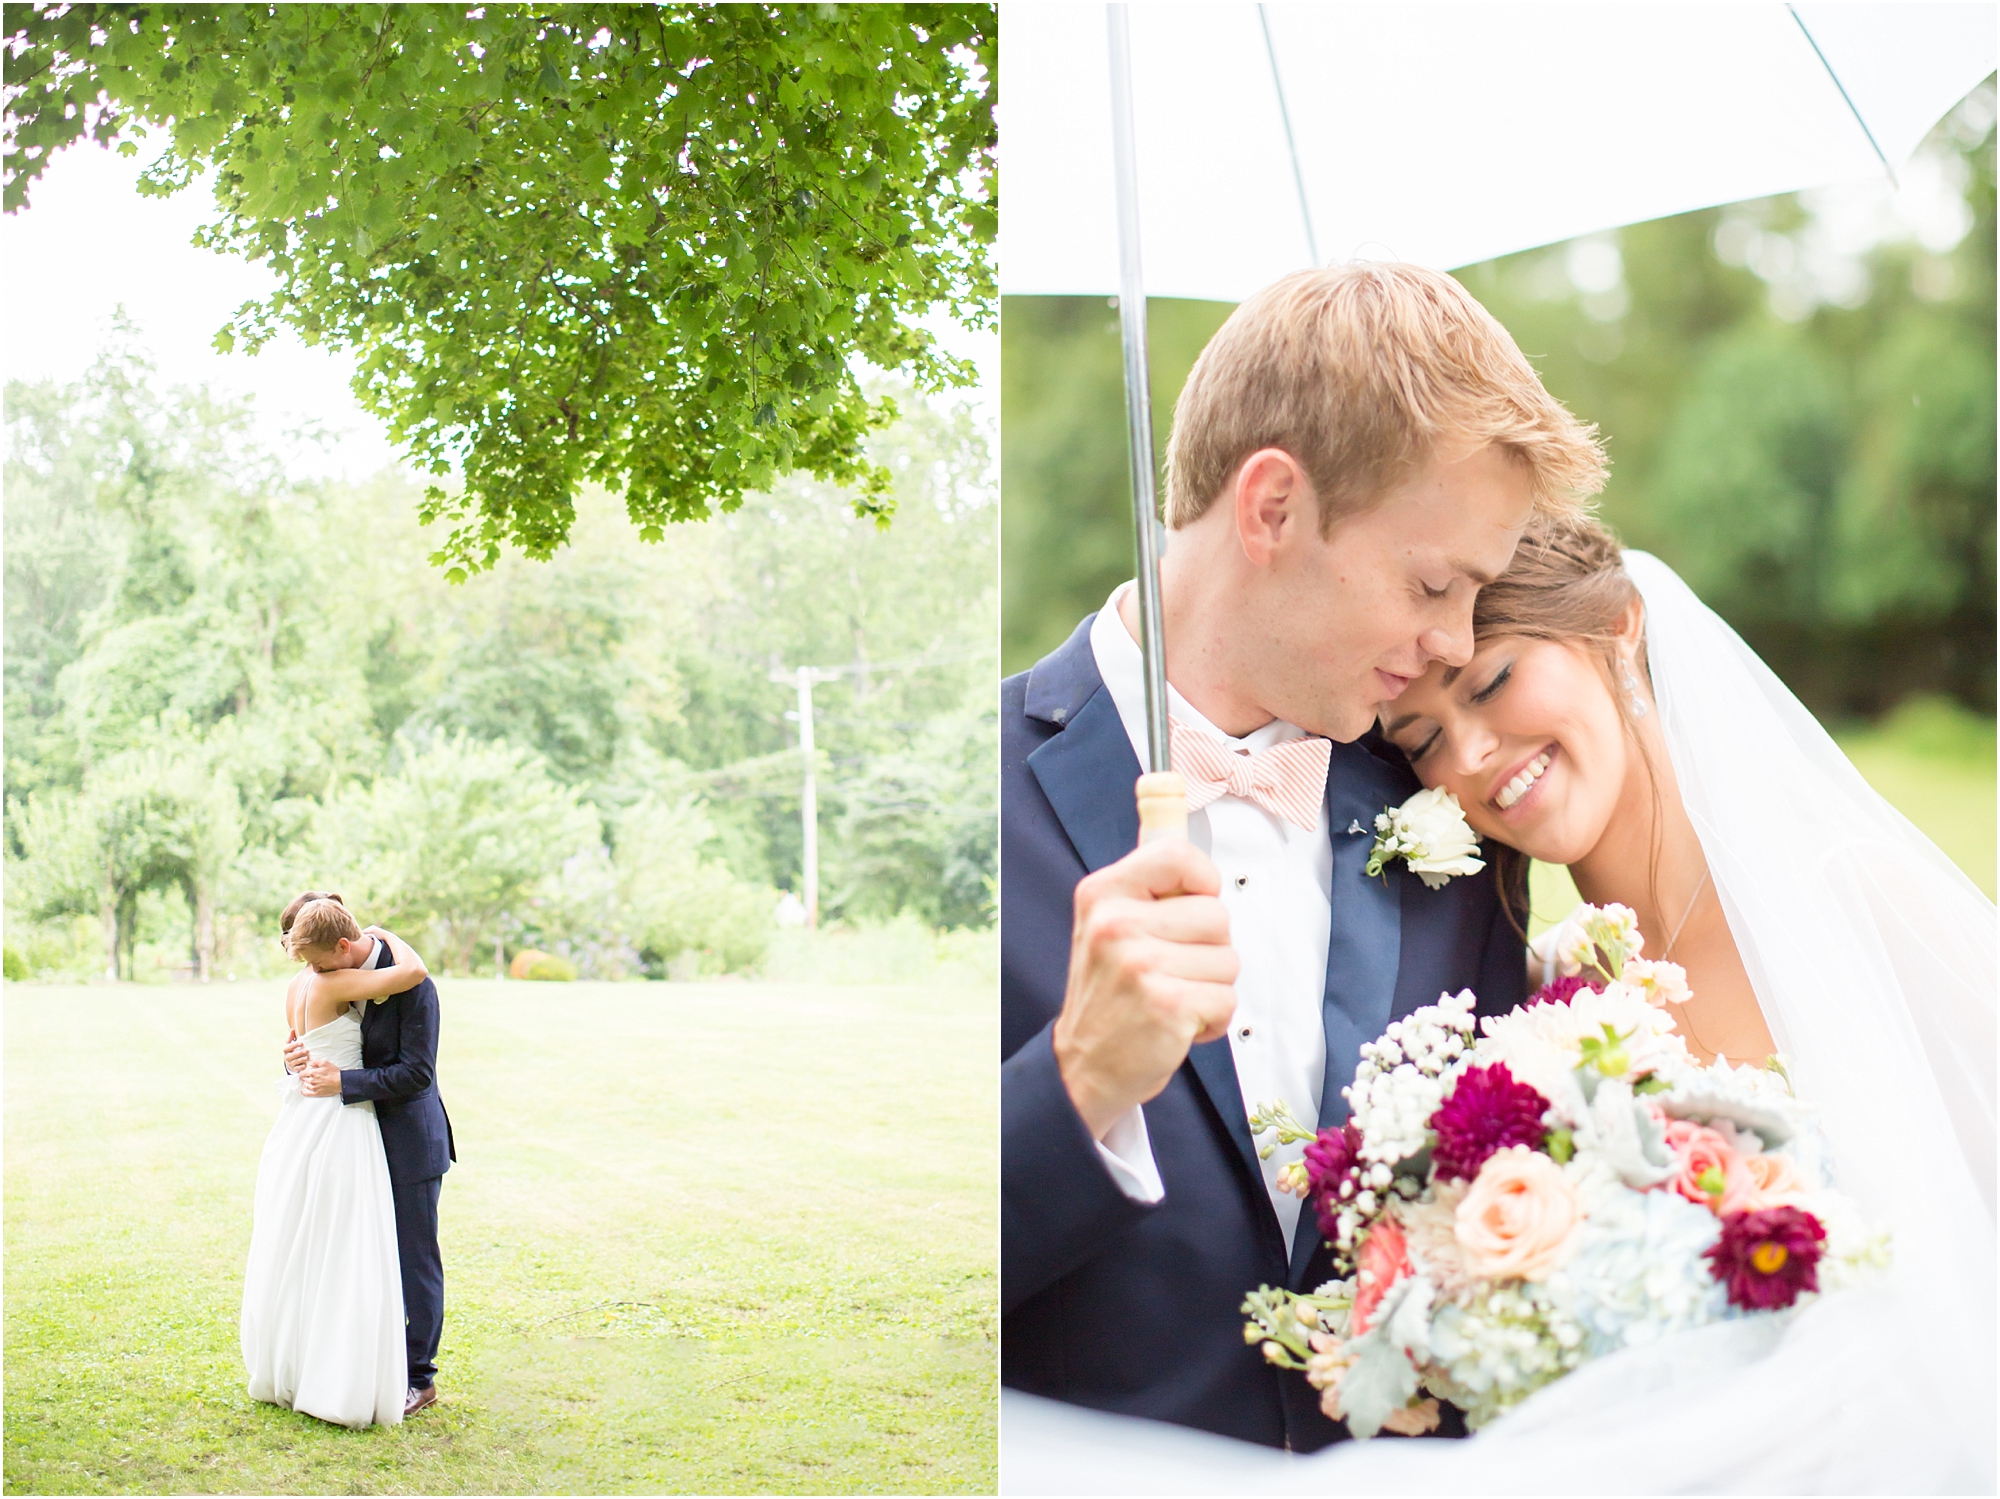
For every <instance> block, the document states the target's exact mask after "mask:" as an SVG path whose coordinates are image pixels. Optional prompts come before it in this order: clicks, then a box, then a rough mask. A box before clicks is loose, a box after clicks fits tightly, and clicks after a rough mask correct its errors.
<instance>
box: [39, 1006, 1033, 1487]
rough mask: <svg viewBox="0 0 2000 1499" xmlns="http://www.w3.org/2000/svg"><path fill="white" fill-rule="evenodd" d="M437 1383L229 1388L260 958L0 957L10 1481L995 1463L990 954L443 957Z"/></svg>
mask: <svg viewBox="0 0 2000 1499" xmlns="http://www.w3.org/2000/svg"><path fill="white" fill-rule="evenodd" d="M441 993H442V998H443V1004H444V1025H443V1045H442V1052H441V1056H440V1060H439V1075H440V1080H441V1082H442V1086H443V1091H444V1098H445V1102H446V1105H447V1107H448V1108H449V1109H450V1111H451V1115H452V1122H453V1125H454V1127H455V1130H456V1133H457V1138H458V1149H459V1155H460V1157H461V1159H460V1162H459V1164H458V1165H457V1166H456V1167H455V1168H454V1169H453V1170H452V1172H451V1174H450V1175H449V1176H448V1177H446V1179H445V1189H444V1199H443V1204H442V1208H441V1216H442V1221H443V1240H444V1257H445V1275H446V1288H445V1296H446V1306H445V1332H444V1346H443V1350H442V1353H441V1355H440V1358H439V1364H440V1367H441V1372H440V1374H439V1377H438V1385H439V1389H440V1391H441V1393H442V1396H443V1398H442V1400H441V1401H440V1403H439V1404H438V1405H436V1406H433V1407H432V1408H431V1409H430V1410H428V1411H426V1412H424V1413H423V1414H422V1415H420V1416H418V1417H416V1418H415V1419H414V1420H412V1421H410V1422H407V1423H405V1424H404V1425H402V1426H400V1427H395V1428H388V1429H383V1428H376V1429H371V1430H368V1431H365V1432H349V1431H346V1430H343V1429H339V1428H334V1427H329V1426H326V1425H324V1424H323V1423H321V1422H319V1421H316V1420H313V1419H312V1418H310V1417H305V1416H299V1415H296V1414H294V1413H293V1412H291V1411H286V1410H280V1409H277V1408H275V1407H272V1406H267V1405H256V1404H253V1403H252V1402H251V1401H250V1400H249V1398H248V1397H247V1396H246V1395H245V1394H244V1391H243V1370H242V1366H241V1361H240V1357H239V1355H238V1351H237V1314H238V1308H239V1302H240V1297H241V1294H242V1270H243V1262H244V1256H245V1254H246V1252H247V1249H248V1246H249V1242H250V1205H251V1196H252V1189H253V1184H254V1182H255V1179H256V1172H257V1159H258V1154H259V1151H260V1150H261V1148H262V1145H263V1141H264V1136H265V1133H266V1131H267V1130H268V1128H269V1125H270V1121H271V1119H272V1118H273V1117H274V1115H275V1113H276V1110H277V1093H276V1091H275V1086H274V1084H273V1081H272V1079H273V1078H274V1077H275V1076H276V1073H277V1067H278V1059H277V1054H278V1047H279V1043H280V1041H281V1040H282V1037H283V1023H282V1020H281V1018H280V1000H279V995H280V989H279V987H278V986H277V985H275V984H269V983H258V984H248V983H245V984H218V985H213V986H210V987H206V988H195V987H167V986H156V985H121V986H89V987H56V986H45V985H27V984H9V985H7V986H6V991H5V1005H6V1071H5V1082H6V1188H7V1190H6V1266H5V1293H6V1311H5V1318H6V1437H5V1452H6V1458H5V1476H6V1489H7V1492H9V1493H30V1492H33V1493H70V1492H76V1493H83V1492H90V1493H114V1492H126V1493H148V1492H150V1493H158V1492H189V1491H196V1492H199V1491H236V1492H253V1493H254V1492H277V1493H299V1492H306V1493H375V1492H383V1493H388V1492H431V1493H465V1492H473V1493H478V1492H488V1493H492V1492H499V1493H509V1492H513V1493H521V1492H530V1491H554V1492H569V1493H608V1492H655V1493H657V1492H677V1491H678V1492H689V1491H694V1492H711V1493H713V1492H722V1493H730V1492H736V1493H742V1492H753V1493H754V1492H758V1491H769V1492H796V1491H810V1492H833V1493H842V1492H858V1491H868V1492H922V1493H949V1492H990V1491H991V1490H992V1489H993V1487H994V1485H995V1481H996V1477H997V1474H996V1469H995V1456H994V1452H995V1432H994V1420H995V1416H994V1412H995V1398H996V1394H997V1388H996V1387H997V1358H996V1347H995V1341H994V1339H995V1317H996V1306H997V1301H998V1285H997V1272H996V1266H997V1261H998V1252H997V1251H998V1234H997V1222H996V1219H997V1196H998V1191H997V1172H996V1162H995V1151H994V1145H993V1141H994V1138H995V1132H996V1129H997V1123H996V1120H997V1089H998V1076H997V1069H996V1068H995V1067H994V1065H993V1056H994V1054H995V1044H996V1037H995V1029H996V1013H995V1012H996V1006H995V1000H994V993H993V988H992V986H991V985H990V984H978V985H971V984H966V983H963V982H961V983H959V984H956V985H941V986H932V987H925V988H919V987H916V986H907V987H831V986H813V985H806V984H797V983H791V984H779V983H747V982H737V983H715V984H589V983H578V984H503V983H497V982H493V981H490V980H488V981H468V980H446V981H445V982H444V983H443V984H442V986H441Z"/></svg>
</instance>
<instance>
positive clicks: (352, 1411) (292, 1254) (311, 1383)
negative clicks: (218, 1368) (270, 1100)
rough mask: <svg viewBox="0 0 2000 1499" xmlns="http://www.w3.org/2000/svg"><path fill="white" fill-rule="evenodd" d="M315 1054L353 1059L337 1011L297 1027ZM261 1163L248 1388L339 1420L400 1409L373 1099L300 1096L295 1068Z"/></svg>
mask: <svg viewBox="0 0 2000 1499" xmlns="http://www.w3.org/2000/svg"><path fill="white" fill-rule="evenodd" d="M299 1039H300V1040H301V1041H303V1042H304V1043H305V1045H306V1049H307V1050H308V1051H310V1052H311V1053H312V1056H313V1060H315V1061H319V1060H321V1059H326V1060H330V1061H332V1062H333V1063H334V1065H335V1066H337V1067H340V1068H342V1069H343V1070H345V1069H347V1068H353V1067H359V1066H360V1065H361V1022H360V1021H359V1020H358V1019H356V1018H355V1015H354V1013H353V1011H351V1010H349V1011H344V1012H343V1013H342V1014H340V1015H339V1016H338V1017H336V1018H335V1019H333V1020H330V1021H328V1022H327V1023H326V1024H325V1025H322V1026H320V1027H318V1028H317V1029H315V1030H311V1031H308V1032H306V1034H305V1035H303V1036H301V1037H300V1038H299ZM279 1082H280V1087H281V1088H282V1090H283V1093H284V1102H283V1103H282V1104H281V1105H280V1106H279V1109H278V1121H277V1123H276V1124H274V1125H272V1126H271V1134H270V1137H269V1138H268V1139H267V1140H266V1141H265V1142H264V1155H263V1159H262V1160H261V1161H260V1162H259V1163H258V1167H257V1207H256V1220H255V1226H254V1227H253V1228H252V1230H251V1234H250V1263H249V1267H248V1269H247V1270H246V1271H245V1272H244V1276H243V1364H244V1367H245V1368H246V1369H248V1370H249V1374H250V1381H249V1385H250V1398H251V1399H253V1400H267V1401H269V1402H271V1403H272V1404H274V1405H283V1406H289V1407H290V1408H291V1409H293V1410H295V1411H301V1412H303V1413H305V1414H306V1415H309V1416H318V1417H319V1418H320V1419H321V1420H322V1421H332V1422H334V1423H336V1424H338V1425H341V1426H356V1427H359V1426H367V1425H369V1424H370V1423H371V1422H374V1423H379V1424H381V1425H384V1426H393V1425H395V1424H396V1423H397V1422H399V1421H401V1420H402V1419H403V1397H404V1395H405V1393H406V1391H407V1386H408V1383H409V1365H408V1359H409V1354H408V1349H407V1347H406V1344H405V1339H404V1331H403V1278H402V1272H401V1270H400V1269H399V1268H398V1260H397V1257H396V1205H395V1199H394V1197H393V1196H392V1195H391V1193H390V1190H389V1163H388V1161H387V1159H386V1158H385V1157H384V1156H383V1154H382V1130H381V1126H380V1125H378V1124H377V1123H376V1121H375V1105H374V1104H372V1103H357V1104H343V1103H342V1102H341V1101H340V1100H339V1099H338V1098H307V1097H306V1096H305V1095H304V1094H303V1093H301V1092H300V1091H299V1080H298V1078H297V1077H296V1076H293V1075H290V1074H288V1075H286V1076H285V1077H284V1078H282V1079H280V1080H279Z"/></svg>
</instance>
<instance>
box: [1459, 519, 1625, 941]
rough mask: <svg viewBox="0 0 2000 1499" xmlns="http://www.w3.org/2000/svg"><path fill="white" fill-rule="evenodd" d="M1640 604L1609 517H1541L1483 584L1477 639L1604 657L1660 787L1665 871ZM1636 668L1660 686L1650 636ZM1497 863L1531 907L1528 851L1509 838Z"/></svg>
mask: <svg viewBox="0 0 2000 1499" xmlns="http://www.w3.org/2000/svg"><path fill="white" fill-rule="evenodd" d="M1637 603H1639V589H1638V586H1637V585H1636V584H1635V583H1633V581H1632V579H1631V576H1630V575H1629V574H1628V573H1627V572H1626V571H1625V558H1624V549H1623V548H1622V547H1620V546H1619V544H1618V538H1617V537H1616V536H1614V535H1612V534H1611V531H1610V529H1609V528H1608V527H1606V526H1605V525H1604V523H1603V522H1602V521H1600V520H1598V519H1597V518H1596V517H1595V516H1593V515H1587V514H1584V515H1537V516H1536V517H1535V518H1534V519H1533V520H1532V521H1531V522H1530V523H1529V525H1528V529H1527V530H1526V531H1525V532H1523V533H1522V536H1521V544H1520V546H1518V547H1517V548H1515V551H1514V560H1513V561H1512V562H1510V563H1509V564H1508V565H1507V571H1506V572H1504V573H1502V574H1501V575H1500V576H1499V577H1498V578H1495V579H1494V580H1493V581H1492V582H1491V583H1488V584H1487V585H1486V586H1485V587H1484V588H1482V589H1480V590H1479V595H1478V597H1477V598H1475V599H1474V600H1473V603H1472V634H1473V639H1474V640H1475V641H1476V642H1483V641H1486V640H1490V639H1492V638H1493V637H1495V636H1499V635H1506V636H1514V637H1519V638H1524V639H1528V640H1551V641H1555V642H1557V643H1558V644H1561V645H1567V646H1571V647H1574V648H1577V649H1580V650H1583V651H1585V652H1587V653H1588V654H1589V655H1590V656H1592V657H1593V658H1594V659H1596V660H1597V662H1598V663H1599V665H1600V666H1601V667H1602V668H1603V671H1604V684H1605V687H1606V689H1607V690H1608V691H1609V692H1610V693H1611V697H1612V700H1613V701H1614V702H1616V703H1617V704H1618V705H1619V714H1618V721H1619V723H1620V724H1621V725H1622V726H1623V727H1624V730H1625V737H1626V738H1627V739H1629V740H1631V742H1632V745H1633V747H1634V748H1635V749H1637V750H1638V752H1639V759H1640V762H1641V763H1642V764H1643V765H1644V766H1645V767H1646V777H1647V779H1648V780H1649V781H1651V782H1652V785H1653V829H1652V836H1651V843H1652V858H1651V859H1650V860H1648V869H1649V870H1651V871H1657V869H1658V867H1659V862H1660V838H1661V832H1662V829H1661V825H1660V812H1659V802H1660V797H1659V791H1660V776H1659V767H1657V766H1656V765H1654V763H1653V755H1652V752H1651V751H1650V750H1649V749H1647V747H1646V741H1645V739H1644V738H1643V737H1642V736H1641V735H1640V734H1639V732H1638V730H1637V729H1636V728H1635V727H1634V724H1633V717H1632V714H1631V713H1630V712H1628V711H1626V708H1627V706H1628V699H1629V698H1630V695H1631V694H1630V693H1629V692H1627V690H1626V689H1625V686H1624V679H1625V662H1624V658H1623V651H1624V641H1623V638H1622V634H1621V632H1622V631H1623V629H1624V627H1625V622H1626V620H1627V619H1628V618H1629V617H1630V615H1631V611H1632V608H1633V606H1634V605H1635V604H1637ZM1632 668H1633V670H1634V671H1636V672H1637V673H1638V674H1639V675H1640V676H1641V677H1643V678H1645V680H1646V683H1647V685H1648V686H1649V687H1650V686H1651V685H1652V673H1651V672H1650V671H1649V670H1648V669H1647V665H1646V642H1645V637H1644V635H1643V633H1642V634H1641V636H1640V639H1639V645H1638V649H1637V650H1636V651H1635V652H1634V654H1633V658H1632ZM1494 863H1495V868H1494V873H1495V874H1496V875H1497V876H1498V878H1499V881H1500V889H1501V892H1502V894H1503V897H1504V898H1505V901H1506V905H1507V908H1508V911H1509V912H1510V914H1511V913H1513V912H1515V911H1526V910H1527V909H1528V864H1529V860H1528V856H1527V855H1526V854H1524V853H1522V852H1521V851H1520V850H1519V849H1516V848H1510V847H1508V846H1507V845H1506V844H1504V843H1503V844H1501V845H1499V848H1498V849H1497V857H1496V858H1495V861H1494ZM1649 878H1650V875H1649Z"/></svg>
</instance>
